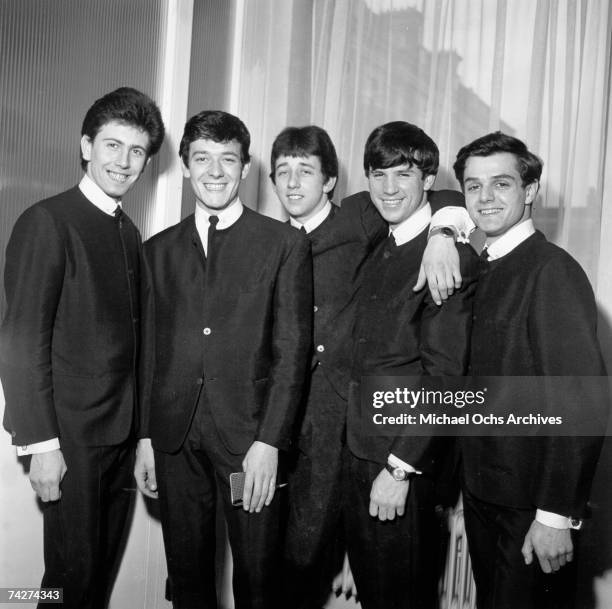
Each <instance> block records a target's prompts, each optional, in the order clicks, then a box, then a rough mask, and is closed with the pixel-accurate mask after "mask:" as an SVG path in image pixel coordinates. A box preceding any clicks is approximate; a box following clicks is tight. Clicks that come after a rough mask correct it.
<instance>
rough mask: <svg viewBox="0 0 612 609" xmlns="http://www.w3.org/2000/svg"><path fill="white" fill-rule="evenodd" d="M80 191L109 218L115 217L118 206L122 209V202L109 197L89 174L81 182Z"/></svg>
mask: <svg viewBox="0 0 612 609" xmlns="http://www.w3.org/2000/svg"><path fill="white" fill-rule="evenodd" d="M79 190H80V191H81V192H82V193H83V195H85V198H86V199H87V200H88V201H89V202H90V203H93V204H94V205H95V206H96V207H97V208H98V209H100V210H102V211H103V212H104V213H105V214H108V215H109V216H114V215H115V210H116V209H117V205H119V207H121V201H117V199H113V198H112V197H109V196H108V195H107V194H106V193H105V192H104V191H103V190H102V189H101V188H100V187H99V186H98V185H97V184H96V183H95V182H94V181H93V180H92V179H91V178H90V177H89V176H88V175H87V174H84V175H83V178H82V179H81V181H80V182H79Z"/></svg>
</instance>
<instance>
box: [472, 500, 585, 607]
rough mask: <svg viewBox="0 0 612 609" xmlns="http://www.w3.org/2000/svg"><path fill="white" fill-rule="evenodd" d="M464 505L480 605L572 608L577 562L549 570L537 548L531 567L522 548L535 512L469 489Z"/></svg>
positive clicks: (478, 604) (477, 598)
mask: <svg viewBox="0 0 612 609" xmlns="http://www.w3.org/2000/svg"><path fill="white" fill-rule="evenodd" d="M463 509H464V518H465V530H466V533H467V539H468V546H469V550H470V558H471V560H472V570H473V572H474V581H475V582H476V602H477V606H478V609H569V608H571V607H573V597H574V592H575V577H576V568H575V563H570V564H569V565H566V566H564V567H562V568H561V570H560V571H558V572H557V573H555V574H546V573H544V572H543V571H542V569H541V568H540V563H539V562H538V559H537V556H536V555H535V552H534V554H533V562H532V563H531V564H530V565H526V564H525V561H524V559H523V555H522V553H521V548H522V547H523V542H524V540H525V535H526V534H527V531H528V530H529V527H530V526H531V523H532V522H533V519H534V518H535V510H529V509H517V508H512V507H505V506H500V505H494V504H491V503H487V502H485V501H482V500H480V499H479V498H477V497H475V496H474V495H472V494H470V492H469V491H467V490H466V489H464V491H463ZM574 560H575V559H574Z"/></svg>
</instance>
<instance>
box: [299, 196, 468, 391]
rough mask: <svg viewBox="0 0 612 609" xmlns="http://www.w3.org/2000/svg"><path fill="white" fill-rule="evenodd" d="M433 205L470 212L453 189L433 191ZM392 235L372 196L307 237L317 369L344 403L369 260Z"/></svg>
mask: <svg viewBox="0 0 612 609" xmlns="http://www.w3.org/2000/svg"><path fill="white" fill-rule="evenodd" d="M428 200H429V204H430V205H431V209H432V213H435V212H437V211H438V210H439V209H441V208H442V207H446V206H448V205H455V206H458V207H465V201H464V199H463V195H462V194H461V193H460V192H457V191H454V190H439V191H431V192H429V194H428ZM388 234H389V226H388V224H387V223H386V222H385V221H384V220H383V218H382V216H381V215H380V214H379V213H378V211H377V209H376V207H374V204H373V203H372V202H371V200H370V193H369V192H367V191H362V192H359V193H357V194H354V195H352V196H350V197H347V198H346V199H344V200H343V201H342V204H341V206H340V207H339V208H338V207H336V206H333V207H332V212H331V213H330V215H329V216H328V217H327V218H326V219H325V220H324V221H323V222H322V223H321V224H320V225H319V226H318V227H317V228H316V229H315V230H313V231H312V232H311V233H309V234H308V238H309V239H310V241H311V244H312V257H313V274H314V303H315V316H314V346H315V351H314V355H313V361H312V365H313V367H314V366H315V365H317V364H319V363H320V364H321V366H322V367H323V371H324V373H325V375H326V376H327V378H328V380H329V382H330V383H331V385H332V386H333V388H334V389H335V391H336V392H337V393H338V394H339V395H340V396H342V397H343V398H345V399H346V397H347V391H348V383H349V380H350V365H351V357H352V345H351V341H350V339H349V337H350V335H351V331H352V325H353V322H354V317H355V310H354V306H355V302H356V299H355V294H356V293H357V291H358V290H359V286H360V284H361V280H362V271H363V267H364V264H365V261H366V260H367V258H368V257H369V256H370V254H371V253H372V251H373V250H374V248H375V247H376V245H378V244H379V243H380V242H381V241H382V240H383V239H384V238H385V237H386V236H387V235H388ZM419 263H420V258H419ZM415 283H416V280H415ZM321 347H322V348H323V349H321Z"/></svg>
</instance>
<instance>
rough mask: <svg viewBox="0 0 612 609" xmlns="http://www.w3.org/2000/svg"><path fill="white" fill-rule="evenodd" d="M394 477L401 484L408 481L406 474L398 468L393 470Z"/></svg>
mask: <svg viewBox="0 0 612 609" xmlns="http://www.w3.org/2000/svg"><path fill="white" fill-rule="evenodd" d="M393 477H394V478H395V480H397V481H398V482H401V481H403V480H405V479H406V472H405V471H404V470H403V469H401V468H400V467H396V468H395V469H394V470H393Z"/></svg>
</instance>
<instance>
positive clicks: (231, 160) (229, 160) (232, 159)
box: [223, 156, 236, 165]
mask: <svg viewBox="0 0 612 609" xmlns="http://www.w3.org/2000/svg"><path fill="white" fill-rule="evenodd" d="M223 162H224V163H227V164H228V165H233V164H234V163H235V162H236V158H235V157H233V156H226V157H225V158H224V159H223Z"/></svg>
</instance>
